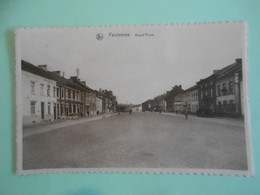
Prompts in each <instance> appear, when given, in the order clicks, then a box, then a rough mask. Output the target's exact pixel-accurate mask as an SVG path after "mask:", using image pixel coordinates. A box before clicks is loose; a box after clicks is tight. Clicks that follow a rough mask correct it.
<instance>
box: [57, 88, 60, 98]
mask: <svg viewBox="0 0 260 195" xmlns="http://www.w3.org/2000/svg"><path fill="white" fill-rule="evenodd" d="M57 97H60V88H59V87H57Z"/></svg>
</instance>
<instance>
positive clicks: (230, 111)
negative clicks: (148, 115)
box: [142, 59, 244, 117]
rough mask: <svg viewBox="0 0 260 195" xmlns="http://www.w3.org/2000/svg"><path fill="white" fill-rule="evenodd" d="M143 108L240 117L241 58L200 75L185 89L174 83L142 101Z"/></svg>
mask: <svg viewBox="0 0 260 195" xmlns="http://www.w3.org/2000/svg"><path fill="white" fill-rule="evenodd" d="M142 109H143V111H163V112H176V113H182V112H184V111H188V112H189V113H193V114H197V115H199V116H234V117H241V116H243V114H244V108H243V77H242V59H236V60H235V62H234V63H232V64H230V65H228V66H225V67H224V68H222V69H220V70H214V71H213V73H212V74H211V75H210V76H208V77H206V78H204V79H200V80H199V81H198V82H196V84H195V85H194V86H192V87H190V88H188V89H186V90H184V89H182V86H181V85H175V86H174V87H173V88H172V90H170V91H167V92H166V93H165V94H162V95H159V96H157V97H155V98H153V99H149V100H147V101H145V102H144V103H142Z"/></svg>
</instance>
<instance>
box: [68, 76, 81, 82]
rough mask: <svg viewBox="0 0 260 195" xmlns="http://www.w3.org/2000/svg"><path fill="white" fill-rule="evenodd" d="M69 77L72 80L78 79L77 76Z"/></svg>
mask: <svg viewBox="0 0 260 195" xmlns="http://www.w3.org/2000/svg"><path fill="white" fill-rule="evenodd" d="M70 79H71V80H72V81H74V82H75V81H79V79H78V77H77V76H73V77H70Z"/></svg>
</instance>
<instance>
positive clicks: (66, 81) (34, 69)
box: [22, 60, 92, 91]
mask: <svg viewBox="0 0 260 195" xmlns="http://www.w3.org/2000/svg"><path fill="white" fill-rule="evenodd" d="M22 70H24V71H26V72H30V73H33V74H36V75H38V76H42V77H44V78H47V79H51V80H54V81H56V82H57V83H58V84H60V85H65V86H68V87H71V88H74V89H78V90H83V91H86V90H88V89H90V88H89V87H87V86H86V87H83V86H81V85H79V84H75V83H73V82H72V81H71V80H70V79H66V78H64V77H61V76H59V75H57V74H56V73H53V72H50V71H46V70H43V69H42V68H39V67H37V66H34V65H33V64H31V63H29V62H26V61H24V60H22ZM91 90H92V89H91Z"/></svg>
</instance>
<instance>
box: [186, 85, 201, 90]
mask: <svg viewBox="0 0 260 195" xmlns="http://www.w3.org/2000/svg"><path fill="white" fill-rule="evenodd" d="M198 87H199V86H198V85H193V86H192V87H190V88H188V89H186V90H185V91H192V90H195V89H197V88H198Z"/></svg>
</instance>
